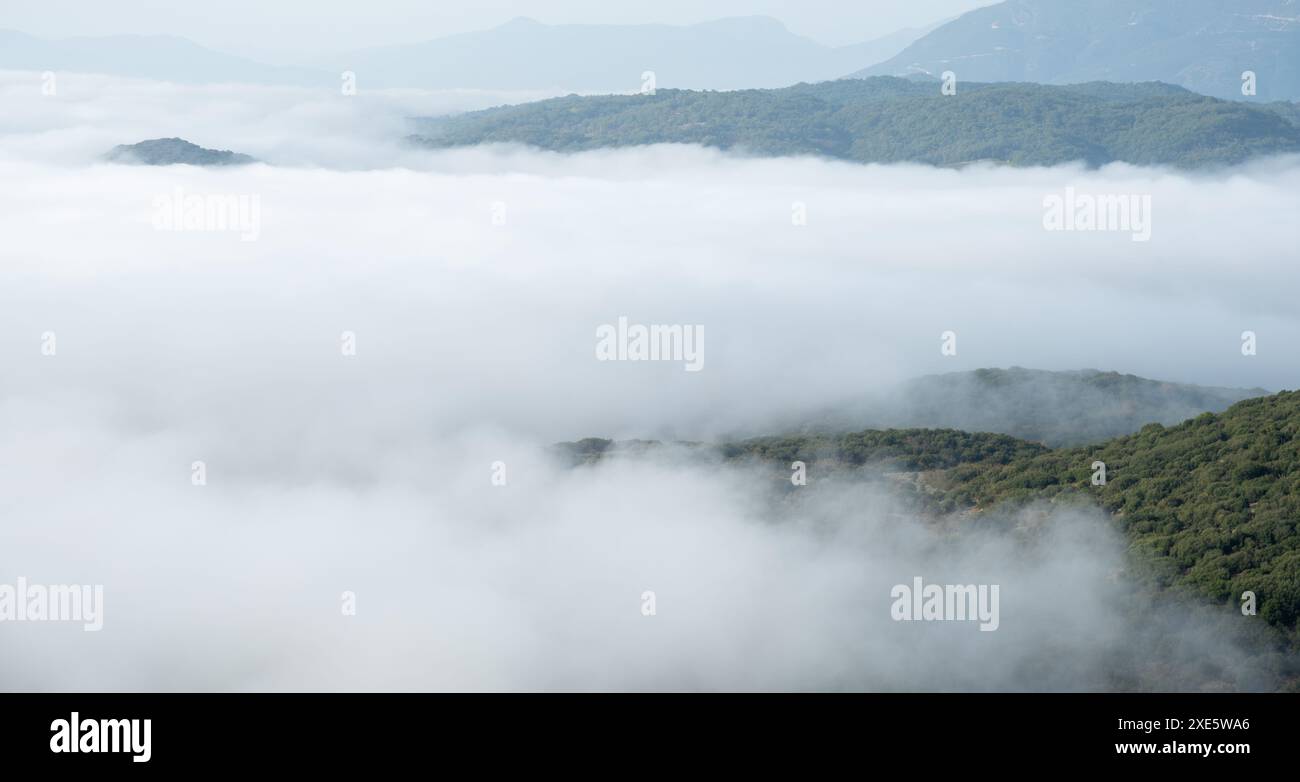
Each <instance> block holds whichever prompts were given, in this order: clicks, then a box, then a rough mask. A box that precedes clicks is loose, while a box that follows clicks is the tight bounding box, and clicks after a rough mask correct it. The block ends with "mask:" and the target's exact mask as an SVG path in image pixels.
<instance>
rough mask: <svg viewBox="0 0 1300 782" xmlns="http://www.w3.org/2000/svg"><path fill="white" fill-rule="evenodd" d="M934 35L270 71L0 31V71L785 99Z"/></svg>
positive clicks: (518, 43)
mask: <svg viewBox="0 0 1300 782" xmlns="http://www.w3.org/2000/svg"><path fill="white" fill-rule="evenodd" d="M933 27H934V26H933V25H932V26H930V27H926V28H920V29H907V30H900V31H898V32H895V33H892V34H890V35H886V36H884V37H881V38H877V39H874V40H870V41H866V42H864V43H859V44H853V45H849V46H838V47H834V46H824V45H822V44H820V43H817V42H816V41H813V40H811V39H809V38H804V37H802V36H799V35H795V34H794V33H792V32H790V31H789V30H787V29H786V28H785V26H784V25H782V24H781V23H780V22H778V21H777V20H775V19H772V18H770V17H762V16H752V17H736V18H728V19H719V20H716V21H712V22H704V23H702V24H694V25H684V26H677V25H662V24H645V25H578V24H564V25H548V24H542V23H541V22H537V21H534V20H532V19H524V18H519V19H515V20H513V21H511V22H508V23H506V24H503V25H500V26H498V27H493V28H491V29H488V30H481V31H477V32H471V33H462V34H459V35H450V36H446V37H443V38H437V39H434V40H430V41H425V42H422V43H414V44H407V45H398V46H382V47H372V48H367V49H362V50H358V51H353V52H346V53H340V54H332V55H329V56H322V57H318V58H315V59H314V60H313V62H311V63H310V64H309V65H308V66H307V67H282V66H276V65H267V64H265V63H260V62H256V61H253V60H249V59H246V58H243V57H236V56H232V55H228V54H222V53H220V52H217V51H213V50H211V49H208V48H205V47H203V46H200V45H199V44H196V43H194V42H192V41H189V40H186V39H184V38H178V37H175V36H164V35H113V36H102V37H77V38H65V39H60V40H46V39H42V38H37V37H34V36H31V35H26V34H24V33H21V32H17V31H14V30H0V69H12V70H33V71H55V72H58V71H74V72H88V73H104V74H112V75H119V76H132V77H139V78H149V79H158V80H163V81H172V82H180V83H197V84H205V83H221V82H245V83H263V84H293V85H312V86H322V87H328V88H330V89H335V90H337V89H338V87H339V84H340V75H341V74H342V73H343V72H344V71H351V72H352V73H354V74H355V75H356V83H357V87H358V89H361V90H364V89H367V88H383V87H417V88H464V89H500V90H558V91H581V92H613V93H630V92H636V91H638V90H640V89H641V86H642V84H643V79H642V75H643V74H644V73H645V72H646V71H652V72H653V73H654V75H655V83H656V84H657V85H658V86H662V87H684V88H698V89H736V88H749V87H785V86H788V85H791V84H795V83H797V82H800V81H821V80H825V79H834V78H838V77H840V76H842V75H844V74H845V73H847V72H848V71H851V70H854V69H857V68H861V67H863V66H865V65H869V64H872V63H876V62H880V61H882V60H884V59H886V58H888V57H891V56H893V55H895V54H897V53H898V52H900V51H902V50H903V48H904V47H905V46H907V45H908V44H909V43H911V42H912V41H914V40H916V39H917V38H919V37H920V36H922V35H924V34H925V33H926V32H928V31H929V30H930V29H933Z"/></svg>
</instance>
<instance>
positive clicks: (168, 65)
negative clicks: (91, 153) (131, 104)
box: [0, 30, 339, 86]
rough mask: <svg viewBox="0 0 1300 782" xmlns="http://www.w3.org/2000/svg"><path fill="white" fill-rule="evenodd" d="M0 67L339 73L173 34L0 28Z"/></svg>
mask: <svg viewBox="0 0 1300 782" xmlns="http://www.w3.org/2000/svg"><path fill="white" fill-rule="evenodd" d="M0 69H3V70H28V71H42V72H44V71H54V72H56V73H58V72H60V71H70V72H75V73H103V74H110V75H114V76H130V77H135V78H142V79H157V80H159V81H170V82H177V83H181V84H217V83H227V82H243V83H265V84H299V85H310V84H319V85H330V86H334V85H337V84H338V81H339V78H338V75H337V74H331V73H327V72H324V71H313V70H310V69H307V68H293V67H280V66H276V65H267V64H265V63H260V62H255V61H253V60H248V59H245V58H243V57H236V56H233V55H229V54H222V53H221V52H216V51H213V50H211V49H208V48H205V47H203V46H200V45H198V44H196V43H194V42H193V41H190V40H187V39H185V38H178V37H176V36H173V35H109V36H99V37H89V36H82V37H76V38H62V39H59V40H46V39H44V38H36V37H34V36H31V35H27V34H25V33H20V32H18V31H16V30H0Z"/></svg>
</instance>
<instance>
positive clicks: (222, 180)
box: [0, 74, 1300, 689]
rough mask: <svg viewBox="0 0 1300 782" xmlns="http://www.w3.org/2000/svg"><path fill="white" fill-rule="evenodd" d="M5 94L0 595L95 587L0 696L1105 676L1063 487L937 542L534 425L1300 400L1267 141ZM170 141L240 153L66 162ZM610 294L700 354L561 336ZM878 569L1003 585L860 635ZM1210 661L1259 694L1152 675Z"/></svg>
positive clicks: (1085, 539)
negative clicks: (1016, 519)
mask: <svg viewBox="0 0 1300 782" xmlns="http://www.w3.org/2000/svg"><path fill="white" fill-rule="evenodd" d="M34 79H36V76H35V75H33V74H6V75H4V77H3V78H2V79H0V91H2V94H3V98H4V100H5V101H6V104H7V105H6V112H5V114H4V115H3V120H0V122H2V123H3V124H0V181H4V182H5V183H6V185H7V186H6V187H4V188H3V189H0V232H2V233H3V235H4V236H5V241H4V242H3V243H2V244H0V366H3V370H2V374H0V583H13V581H14V579H15V578H17V577H18V576H25V577H27V578H28V579H29V580H31V581H35V582H41V583H52V584H63V583H94V584H103V585H104V587H105V600H106V609H105V614H106V616H105V625H104V630H103V631H101V632H99V633H83V632H82V631H81V628H80V626H73V625H59V624H44V625H42V624H36V623H28V624H12V625H9V624H6V625H0V639H2V640H0V671H2V673H0V687H3V688H6V689H15V688H16V689H28V688H35V689H82V688H89V689H351V688H393V689H412V688H415V689H419V688H435V689H448V688H449V689H460V688H470V689H479V688H486V689H511V688H524V689H534V688H562V689H607V688H612V689H620V688H636V689H640V688H649V689H696V688H702V689H733V688H735V689H751V688H757V689H766V688H778V689H785V688H816V689H822V688H869V689H908V688H921V689H1000V688H1010V689H1070V688H1076V687H1082V688H1095V687H1099V686H1105V685H1104V683H1103V681H1104V680H1103V678H1102V675H1103V674H1104V673H1105V672H1107V671H1109V672H1111V673H1112V674H1114V672H1115V671H1116V670H1117V669H1122V667H1123V665H1121V664H1118V663H1116V664H1114V665H1112V663H1114V661H1116V660H1130V661H1132V660H1138V659H1141V656H1142V655H1143V654H1144V653H1145V652H1146V651H1148V649H1149V646H1150V645H1151V644H1155V645H1159V644H1168V638H1169V637H1173V636H1170V635H1168V634H1166V635H1163V636H1161V638H1160V639H1150V638H1147V639H1146V640H1144V638H1145V636H1143V634H1142V633H1139V632H1136V631H1135V629H1134V628H1135V627H1138V626H1145V625H1144V624H1143V623H1138V624H1137V625H1134V624H1132V620H1131V617H1129V616H1128V615H1126V614H1124V612H1123V610H1121V609H1122V608H1123V607H1125V606H1128V607H1129V609H1130V610H1132V601H1131V600H1129V599H1128V598H1129V597H1131V596H1132V594H1133V592H1132V589H1133V588H1132V587H1131V585H1129V584H1127V582H1125V581H1124V579H1123V578H1121V577H1119V576H1116V573H1122V571H1123V568H1124V564H1123V557H1122V550H1121V548H1122V547H1121V546H1119V544H1118V542H1117V540H1116V539H1115V537H1114V536H1113V534H1112V533H1111V532H1109V528H1108V526H1107V525H1106V523H1105V521H1104V520H1103V519H1101V518H1100V517H1099V516H1090V515H1087V514H1083V515H1082V516H1079V517H1075V516H1069V517H1053V519H1054V520H1053V521H1051V522H1049V523H1047V531H1046V532H1045V533H1043V534H1044V535H1047V537H1046V538H1045V539H1042V540H1039V539H1038V538H1035V540H1038V542H1037V543H1034V542H1030V543H1025V542H1024V541H1019V540H1017V539H1014V538H1003V537H992V538H990V539H988V540H971V539H962V540H960V541H958V542H957V543H952V542H948V543H944V542H943V541H945V540H948V539H949V538H948V537H946V536H945V535H941V534H939V533H938V532H936V531H935V530H934V529H933V528H931V527H929V526H926V525H925V524H923V523H922V522H921V521H919V520H915V519H902V520H899V519H898V518H897V513H895V512H894V511H892V510H891V508H890V502H891V501H890V499H889V496H888V494H887V493H882V492H880V491H877V490H875V489H871V490H868V489H866V488H853V487H844V488H836V489H833V490H827V491H819V492H818V493H817V494H816V495H815V499H814V498H812V497H810V498H809V500H808V501H807V504H806V505H805V504H798V505H796V506H794V507H793V508H789V507H787V506H784V505H781V506H778V507H775V508H774V507H773V506H771V505H770V504H769V503H767V502H766V501H765V494H764V493H763V492H761V491H755V490H754V489H753V487H752V478H751V476H748V475H747V473H746V472H745V471H744V470H742V469H734V470H733V469H727V470H722V469H711V470H703V471H702V470H701V469H700V468H699V466H698V465H694V464H691V463H682V462H677V461H675V460H672V459H668V460H664V461H658V462H648V463H620V464H611V465H604V466H601V467H599V468H584V469H578V470H562V469H559V468H557V467H555V466H554V465H552V464H550V463H549V462H548V461H547V459H546V458H545V457H544V456H543V455H542V453H543V448H544V446H546V445H547V444H549V443H551V442H554V441H556V440H567V439H576V438H578V437H583V436H588V435H598V436H606V437H660V438H683V439H711V438H716V437H721V436H725V435H726V434H728V433H730V432H734V431H737V430H741V429H745V430H753V429H758V430H761V429H762V428H763V427H764V426H765V425H766V424H767V422H770V421H776V420H785V419H786V418H787V416H788V415H789V414H790V413H791V412H792V411H798V410H800V409H809V410H813V409H821V407H822V406H824V405H826V404H828V403H831V402H833V401H835V400H840V399H843V398H844V397H845V396H846V395H847V394H853V393H856V392H859V391H861V392H867V391H871V390H873V389H878V388H881V387H884V386H886V385H888V384H892V383H895V382H898V381H900V380H903V379H905V378H910V377H914V376H917V375H921V374H927V373H931V372H951V371H958V370H963V369H973V368H976V367H985V366H1009V365H1012V364H1016V365H1021V366H1028V367H1034V368H1040V369H1075V368H1080V367H1096V368H1099V369H1106V370H1109V369H1114V370H1119V371H1122V372H1132V373H1135V374H1139V375H1142V376H1145V377H1154V378H1157V379H1162V380H1173V381H1181V382H1194V383H1203V384H1208V385H1217V386H1234V387H1254V386H1261V387H1264V388H1269V389H1272V390H1278V389H1281V388H1294V387H1295V386H1296V383H1295V373H1296V367H1297V362H1296V358H1297V350H1296V346H1297V345H1300V323H1298V320H1297V318H1298V316H1297V314H1296V309H1295V306H1294V292H1295V291H1296V290H1297V289H1300V288H1298V287H1297V283H1298V282H1300V280H1298V279H1297V276H1298V275H1300V270H1298V269H1297V264H1296V263H1295V261H1296V251H1297V246H1300V244H1298V242H1297V240H1298V239H1300V237H1298V235H1297V230H1300V229H1297V225H1296V223H1295V220H1294V215H1295V214H1296V213H1297V207H1300V165H1298V164H1297V161H1295V160H1289V159H1288V160H1274V161H1265V162H1262V163H1259V164H1256V165H1253V166H1249V167H1245V168H1239V169H1234V170H1230V171H1220V172H1213V173H1209V174H1198V175H1191V174H1186V173H1178V172H1173V171H1165V170H1151V169H1136V168H1131V167H1126V166H1111V167H1107V168H1105V169H1103V170H1100V171H1089V170H1086V169H1084V168H1082V167H1061V168H1056V169H1036V170H1009V169H994V168H983V167H974V168H968V169H963V170H960V171H954V170H936V169H931V168H925V167H915V166H888V167H881V166H857V165H851V164H845V163H832V162H826V161H818V160H812V159H782V160H758V159H750V158H746V157H745V156H743V155H740V154H722V153H719V152H716V151H712V150H704V149H698V148H685V147H655V148H648V149H633V150H621V151H610V152H601V153H590V154H582V155H576V156H563V155H556V154H549V153H541V152H537V151H530V150H525V149H516V148H483V149H471V150H451V151H437V152H433V151H422V150H416V149H412V148H408V147H406V146H404V145H403V144H402V143H401V141H400V139H401V133H402V118H403V117H405V116H410V115H412V114H416V113H429V114H432V113H438V112H444V111H451V110H455V109H463V108H467V107H469V103H472V102H475V101H477V102H490V101H491V100H498V99H499V98H497V97H495V96H482V95H476V96H472V101H471V100H470V99H467V98H466V96H463V95H459V96H458V95H451V96H449V95H440V94H432V93H430V94H421V93H401V94H388V93H385V94H378V95H373V96H368V97H366V98H365V101H357V102H355V103H348V102H347V101H346V100H345V99H343V98H334V97H333V96H327V95H322V94H316V93H310V92H306V91H293V90H268V89H250V88H239V89H233V88H231V89H229V90H227V91H226V92H224V93H222V92H221V88H181V87H175V86H168V85H150V84H147V83H143V82H119V81H115V80H102V81H99V82H95V83H94V86H93V88H92V87H91V86H87V85H90V84H91V83H90V82H83V83H82V87H83V88H84V89H79V88H77V87H76V84H77V80H76V79H64V80H63V81H61V83H60V89H61V92H60V94H59V95H58V96H56V97H51V96H42V95H41V94H40V92H39V82H38V81H33V80H34ZM65 85H67V86H66V88H65ZM217 96H221V100H219V101H214V98H215V97H217ZM359 97H360V96H359ZM467 101H469V103H467ZM473 105H478V104H477V103H473ZM172 135H180V136H184V137H186V138H188V139H190V140H191V141H195V142H196V143H200V144H203V145H204V146H208V147H216V148H223V149H225V148H229V149H234V150H236V151H239V152H246V153H249V154H253V155H255V156H257V157H259V158H262V159H264V160H268V161H272V162H274V163H275V164H276V165H255V166H248V167H240V168H232V169H196V168H191V167H170V168H147V167H131V166H119V165H108V164H104V163H102V162H97V161H96V159H95V158H96V156H97V155H98V154H100V153H101V152H103V151H106V150H107V148H109V147H111V146H112V145H114V144H118V143H129V142H134V141H138V140H141V139H145V138H155V137H160V136H172ZM1067 187H1073V188H1075V189H1076V190H1078V191H1080V192H1092V193H1135V194H1149V195H1150V196H1151V203H1152V231H1151V238H1150V241H1147V242H1134V241H1132V240H1131V238H1130V236H1129V235H1128V234H1125V233H1104V232H1095V233H1083V232H1051V231H1047V230H1045V229H1044V227H1043V201H1044V198H1045V197H1046V196H1048V195H1052V194H1060V193H1063V192H1064V191H1065V188H1067ZM178 188H179V189H180V192H181V193H182V194H184V195H198V196H216V195H244V196H256V197H257V199H258V203H259V204H260V211H259V224H258V226H257V231H256V238H255V239H254V240H252V241H244V240H242V239H241V233H240V232H238V231H197V230H181V231H167V230H158V229H157V228H156V226H155V223H156V218H157V214H156V213H157V211H158V208H157V206H156V204H157V203H158V200H157V199H159V198H160V197H163V198H166V197H171V196H172V195H173V194H175V193H176V192H177V189H178ZM796 204H802V205H804V207H805V208H806V215H807V224H806V225H795V224H792V212H793V211H794V210H795V208H796ZM620 316H627V317H628V318H629V319H631V320H632V321H635V322H638V323H644V324H679V325H698V326H702V327H703V334H704V340H703V345H704V348H703V369H702V370H701V371H699V372H687V371H684V368H683V364H682V362H673V361H663V362H631V361H597V360H596V357H595V352H594V348H595V344H596V330H597V328H598V327H600V326H601V325H603V324H611V323H615V322H616V321H617V320H618V318H619V317H620ZM1245 330H1252V331H1254V332H1256V333H1257V335H1258V346H1259V347H1258V354H1257V355H1254V356H1243V355H1242V352H1241V334H1242V332H1243V331H1245ZM945 331H953V332H955V334H956V339H957V343H956V344H957V353H956V355H954V356H945V355H942V354H941V352H940V346H941V334H942V333H943V332H945ZM345 333H347V334H350V335H351V336H352V338H353V339H354V342H353V343H352V344H354V345H355V355H350V354H347V351H345V350H343V349H341V343H342V342H345V341H346V337H345V336H344V335H345ZM51 337H52V338H53V340H51ZM54 344H56V345H57V347H56V349H55V350H53V351H51V350H49V349H48V348H49V347H50V346H51V345H54ZM196 461H202V462H203V463H204V465H205V467H206V485H202V486H196V485H194V484H193V482H192V475H193V471H192V465H193V463H194V462H196ZM494 462H503V463H504V465H505V470H506V475H507V481H506V484H505V485H504V486H494V485H493V484H492V483H491V477H492V474H493V471H492V464H493V463H494ZM1024 546H1029V549H1028V551H1029V552H1030V553H1028V554H1026V553H1025V551H1026V549H1024V548H1023V547H1024ZM914 576H923V577H924V578H925V579H926V580H927V581H934V582H940V583H942V582H946V581H949V580H952V579H955V581H953V583H999V584H1002V585H1003V587H1002V594H1003V605H1002V619H1001V627H1000V628H999V630H998V631H997V632H993V633H980V632H978V631H977V628H975V627H974V626H972V625H969V624H965V623H960V622H956V623H938V624H926V623H895V622H892V621H891V620H890V619H889V613H888V612H889V604H890V600H889V587H890V586H892V585H893V584H896V583H907V582H908V581H909V580H910V579H911V578H912V577H914ZM646 590H651V591H654V592H655V593H656V595H657V611H656V613H655V615H654V616H643V615H642V612H641V597H640V596H641V594H642V592H643V591H646ZM345 591H352V592H355V594H356V607H357V610H356V615H355V616H345V615H342V614H341V612H340V599H341V598H340V596H341V594H342V593H343V592H345ZM1065 596H1069V598H1070V602H1069V603H1068V604H1061V603H1060V602H1059V601H1060V600H1062V599H1063V598H1064V597H1065ZM1126 596H1127V597H1126ZM1154 615H1155V616H1157V617H1158V621H1159V622H1166V623H1173V624H1174V625H1176V626H1177V627H1178V632H1186V633H1187V634H1188V639H1189V640H1187V642H1186V644H1185V647H1186V648H1187V649H1194V650H1198V651H1200V650H1203V651H1204V653H1203V655H1201V656H1200V657H1199V658H1198V659H1204V660H1214V659H1220V658H1221V657H1222V659H1233V658H1232V657H1231V655H1233V654H1237V651H1236V650H1234V648H1233V647H1232V646H1231V644H1230V643H1229V642H1228V641H1219V640H1211V639H1213V638H1215V637H1216V636H1219V635H1220V633H1218V632H1216V631H1214V630H1213V629H1212V627H1211V624H1210V623H1209V622H1208V621H1207V622H1206V623H1205V624H1202V623H1200V621H1199V620H1198V621H1196V622H1191V620H1188V622H1189V623H1190V624H1189V625H1188V626H1187V627H1186V628H1184V627H1182V625H1181V624H1179V623H1180V622H1181V621H1182V619H1181V618H1182V617H1186V616H1188V615H1189V614H1188V612H1174V613H1172V614H1170V613H1169V612H1158V611H1157V612H1155V613H1154ZM1150 621H1156V620H1151V618H1150V617H1148V619H1147V622H1150ZM1171 632H1172V631H1171ZM1062 650H1064V651H1062ZM1170 653H1171V654H1173V652H1170ZM1054 655H1056V656H1055V657H1054ZM1044 661H1046V662H1044ZM1134 664H1136V663H1134ZM1207 665H1208V663H1207ZM1171 675H1172V674H1171ZM1224 677H1227V678H1228V679H1229V680H1230V681H1229V683H1230V684H1231V685H1232V686H1241V687H1256V686H1268V683H1269V680H1268V673H1267V671H1265V670H1263V669H1262V668H1260V669H1256V668H1247V669H1246V670H1244V671H1243V670H1237V671H1235V672H1234V673H1231V674H1225V673H1222V672H1220V671H1218V670H1217V669H1216V670H1215V671H1213V672H1212V673H1209V674H1206V673H1204V672H1201V673H1200V674H1198V676H1195V677H1191V678H1188V679H1177V680H1175V681H1173V682H1172V683H1171V682H1169V681H1165V682H1164V684H1165V685H1166V686H1176V687H1183V686H1201V685H1203V684H1206V683H1207V682H1208V683H1211V684H1214V683H1221V682H1222V681H1223V680H1224ZM1232 677H1238V678H1232ZM1216 686H1217V685H1216Z"/></svg>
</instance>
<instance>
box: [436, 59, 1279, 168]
mask: <svg viewBox="0 0 1300 782" xmlns="http://www.w3.org/2000/svg"><path fill="white" fill-rule="evenodd" d="M1293 117H1294V110H1293V108H1287V107H1279V108H1270V107H1269V106H1261V105H1247V104H1243V103H1236V102H1231V101H1224V100H1217V99H1214V98H1208V97H1205V96H1202V95H1197V94H1195V93H1192V92H1189V91H1187V90H1184V89H1181V88H1178V87H1172V86H1170V85H1165V84H1109V83H1090V84H1080V85H1071V86H1047V85H1041V84H975V83H961V84H959V86H958V88H957V94H956V95H942V94H940V87H939V84H938V82H929V81H919V80H911V79H899V78H892V77H876V78H871V79H842V80H838V81H830V82H821V83H818V84H799V85H796V86H794V87H788V88H784V89H774V90H739V91H735V92H695V91H687V90H658V91H657V92H655V93H654V94H646V95H603V96H587V97H580V96H576V95H571V96H568V97H564V98H554V99H551V100H545V101H539V102H536V103H527V104H522V105H517V106H503V107H498V108H494V109H488V110H485V111H479V112H472V113H469V114H463V115H457V116H452V117H446V118H439V119H429V120H422V121H419V123H418V132H417V133H416V134H414V135H413V136H412V137H411V140H412V141H413V142H414V143H417V144H421V145H425V146H430V147H458V146H467V145H475V144H484V143H519V144H528V145H531V146H536V147H540V148H543V149H548V150H557V151H581V150H591V149H601V148H606V147H626V146H634V145H643V144H664V143H678V144H700V145H704V146H709V147H717V148H720V149H734V150H738V151H743V152H747V153H750V154H757V155H773V156H776V155H820V156H825V157H830V158H839V159H844V160H853V161H857V162H862V163H893V162H904V161H907V162H917V163H929V164H933V165H944V166H948V165H959V164H963V163H969V162H974V161H995V162H1000V163H1006V164H1011V165H1018V166H1031V165H1053V164H1057V163H1065V162H1070V161H1084V162H1086V163H1088V164H1090V165H1102V164H1105V163H1110V162H1113V161H1124V162H1128V163H1133V164H1139V165H1176V166H1183V167H1196V166H1204V165H1212V164H1227V163H1237V162H1241V161H1243V160H1247V159H1249V158H1252V157H1255V156H1258V155H1270V154H1279V153H1290V152H1300V127H1297V125H1296V124H1295V123H1294V121H1293Z"/></svg>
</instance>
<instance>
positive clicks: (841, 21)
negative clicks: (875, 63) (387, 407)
mask: <svg viewBox="0 0 1300 782" xmlns="http://www.w3.org/2000/svg"><path fill="white" fill-rule="evenodd" d="M6 5H7V7H6V8H5V9H4V10H3V11H0V28H13V29H18V30H22V31H23V32H27V33H31V34H33V35H39V36H45V37H61V36H68V35H108V34H117V33H153V34H161V33H167V34H172V35H181V36H185V37H187V38H191V39H193V40H195V41H198V42H199V43H203V44H205V45H208V46H212V47H214V48H219V49H223V50H226V51H230V52H235V53H240V54H245V55H256V56H258V57H260V58H261V59H265V60H269V61H274V60H275V59H277V57H279V58H292V57H296V56H301V55H305V54H311V53H318V52H321V51H334V50H346V49H351V48H354V47H361V46H370V45H379V44H387V43H405V42H411V41H419V40H426V39H428V38H434V37H438V36H442V35H448V34H451V33H458V32H465V31H469V30H476V29H482V28H485V27H492V26H494V25H498V24H501V23H503V22H506V21H509V20H510V19H512V18H514V17H516V16H529V17H532V18H534V19H537V20H538V21H541V22H546V23H551V24H561V23H586V24H644V23H663V24H691V23H695V22H702V21H707V20H710V19H717V18H720V17H725V16H748V15H754V14H762V15H767V16H773V17H776V18H777V19H780V20H781V21H783V22H785V24H786V25H787V26H788V27H789V28H790V29H792V30H794V31H795V32H798V33H801V34H803V35H807V36H809V37H812V38H815V39H817V40H819V41H822V42H824V43H828V44H844V43H855V42H858V41H864V40H868V39H870V38H874V37H878V36H881V35H885V34H888V33H891V32H893V31H895V30H898V29H901V28H904V27H916V26H923V25H926V24H930V23H932V22H935V21H938V20H940V19H944V18H947V17H950V16H955V15H957V14H961V13H964V12H966V11H969V10H971V9H972V8H978V7H980V6H984V5H992V2H990V1H989V0H864V1H863V2H854V3H849V2H845V0H798V1H797V2H796V1H795V0H710V2H708V3H699V2H695V1H694V0H658V2H654V3H642V2H628V1H627V0H618V1H617V2H611V0H476V2H473V3H464V2H457V3H446V2H429V1H428V0H372V1H371V2H368V3H363V4H358V3H344V2H339V1H338V0H314V1H311V2H308V1H307V0H283V1H282V2H276V3H267V2H264V0H226V2H221V3H177V2H174V0H120V2H115V3H92V2H87V0H47V1H46V2H43V3H40V4H36V3H32V4H26V5H22V4H17V3H8V4H6Z"/></svg>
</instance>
